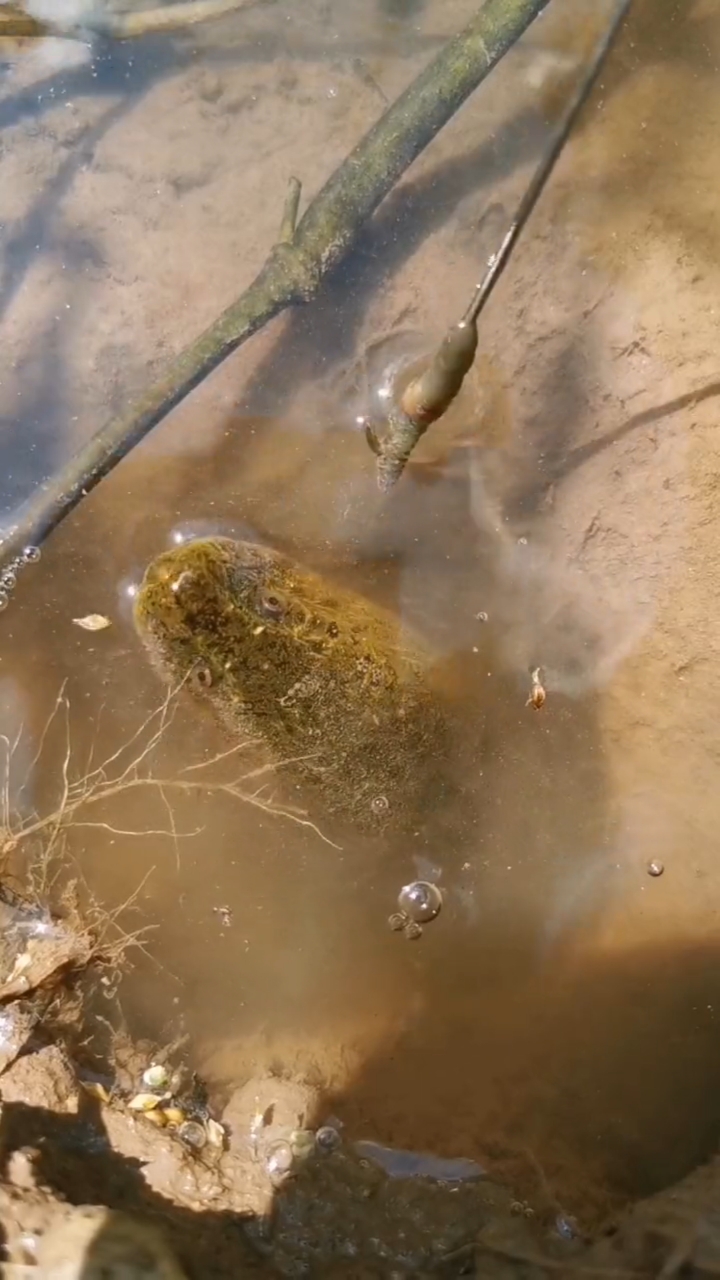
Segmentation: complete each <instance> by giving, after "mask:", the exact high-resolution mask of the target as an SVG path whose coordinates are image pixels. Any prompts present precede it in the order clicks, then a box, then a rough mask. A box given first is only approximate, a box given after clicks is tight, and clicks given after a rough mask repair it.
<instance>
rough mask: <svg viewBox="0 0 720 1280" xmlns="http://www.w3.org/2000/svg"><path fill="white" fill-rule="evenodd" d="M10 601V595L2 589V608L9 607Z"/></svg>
mask: <svg viewBox="0 0 720 1280" xmlns="http://www.w3.org/2000/svg"><path fill="white" fill-rule="evenodd" d="M9 603H10V597H9V595H8V594H7V591H0V609H7V607H8V605H9Z"/></svg>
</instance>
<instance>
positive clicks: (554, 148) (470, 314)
mask: <svg viewBox="0 0 720 1280" xmlns="http://www.w3.org/2000/svg"><path fill="white" fill-rule="evenodd" d="M631 4H632V0H620V3H619V4H618V6H617V9H616V10H615V14H614V16H613V18H612V21H611V22H610V25H609V27H608V28H607V30H606V31H605V33H604V35H603V36H602V37H601V39H600V40H599V42H598V45H597V48H596V50H595V53H594V55H593V58H592V61H591V62H590V65H589V66H588V68H587V71H586V72H585V75H584V76H583V78H582V80H581V81H580V83H579V84H578V86H577V88H576V90H575V93H574V94H573V96H572V98H571V99H570V102H569V103H568V106H567V108H566V110H565V113H564V115H563V117H562V119H561V120H560V123H559V125H558V126H557V129H556V130H555V133H554V135H553V139H552V142H551V143H550V146H549V147H548V149H547V151H546V152H545V155H544V156H543V158H542V160H541V161H540V164H539V165H538V167H537V169H536V170H535V173H534V174H533V177H532V180H531V182H530V184H529V186H528V187H527V188H526V190H525V193H524V195H523V197H522V200H521V201H520V203H519V205H518V207H517V212H516V214H515V217H514V218H513V220H512V222H511V224H510V226H509V228H508V230H507V231H506V233H505V235H504V237H503V240H502V243H501V245H500V248H499V249H498V251H497V253H494V254H493V256H492V258H491V259H490V264H489V266H488V269H487V272H486V273H485V276H484V278H483V280H482V281H481V283H480V284H479V285H478V287H477V289H476V291H475V294H474V295H473V299H472V301H471V303H470V305H469V307H468V309H467V311H466V312H465V314H464V316H463V323H465V324H475V323H476V321H477V318H478V316H479V315H480V312H481V311H482V309H483V307H484V306H485V303H486V302H487V300H488V298H489V297H490V295H491V293H492V291H493V289H494V288H495V285H496V284H497V282H498V280H499V278H500V276H501V275H502V272H503V270H504V269H505V267H506V266H507V263H508V259H509V257H510V254H511V253H512V251H513V249H514V248H515V244H516V243H517V240H518V237H519V235H520V233H521V231H522V229H523V227H524V226H525V223H526V222H527V220H528V218H529V217H530V214H531V213H532V211H533V209H534V208H535V205H536V204H537V202H538V200H539V198H540V196H541V194H542V192H543V190H544V188H545V185H546V183H547V180H548V178H549V177H550V174H551V173H552V171H553V169H554V168H555V164H556V162H557V159H558V156H559V155H560V152H561V151H562V149H563V147H564V146H565V143H566V142H567V140H568V138H569V136H570V133H571V132H572V129H573V126H574V124H575V121H576V119H577V117H578V115H579V114H580V111H581V110H582V108H583V107H584V105H585V103H586V102H587V99H588V97H589V96H590V92H591V90H592V87H593V85H594V84H595V81H596V79H597V76H598V73H599V71H600V68H601V66H602V64H603V62H604V61H605V58H606V57H607V55H608V53H609V52H610V49H611V47H612V44H613V42H614V40H615V37H616V36H617V34H618V32H619V30H620V27H621V26H622V24H623V22H624V21H625V19H626V17H627V15H628V13H629V11H630V6H631Z"/></svg>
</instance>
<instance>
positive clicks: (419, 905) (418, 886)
mask: <svg viewBox="0 0 720 1280" xmlns="http://www.w3.org/2000/svg"><path fill="white" fill-rule="evenodd" d="M398 906H399V908H400V910H401V911H403V912H404V913H405V914H406V915H407V916H408V917H409V918H410V920H414V921H415V922H416V923H417V924H427V923H428V921H430V920H434V919H435V917H436V915H439V913H440V908H441V907H442V894H441V892H440V890H439V889H438V887H437V885H436V884H432V883H431V882H430V881H429V880H414V881H413V882H412V884H406V885H403V887H402V889H401V890H400V892H399V894H398Z"/></svg>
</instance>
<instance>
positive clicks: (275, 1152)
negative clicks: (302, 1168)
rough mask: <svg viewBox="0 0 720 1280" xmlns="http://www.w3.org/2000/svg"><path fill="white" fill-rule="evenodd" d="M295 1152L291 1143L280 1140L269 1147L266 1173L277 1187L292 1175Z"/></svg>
mask: <svg viewBox="0 0 720 1280" xmlns="http://www.w3.org/2000/svg"><path fill="white" fill-rule="evenodd" d="M292 1170H293V1152H292V1147H291V1146H290V1143H289V1142H285V1141H283V1139H282V1138H281V1139H279V1140H278V1141H277V1142H273V1143H271V1144H270V1146H269V1147H268V1149H267V1151H266V1153H265V1171H266V1173H267V1175H268V1177H269V1179H270V1181H271V1182H272V1184H273V1186H275V1187H277V1186H279V1185H280V1184H281V1183H282V1182H284V1181H285V1179H286V1178H287V1177H288V1176H289V1175H290V1174H291V1173H292Z"/></svg>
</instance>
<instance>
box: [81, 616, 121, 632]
mask: <svg viewBox="0 0 720 1280" xmlns="http://www.w3.org/2000/svg"><path fill="white" fill-rule="evenodd" d="M73 622H74V623H75V626H76V627H82V629H83V631H104V630H105V628H106V627H111V626H112V623H111V621H110V619H109V618H106V617H105V614H104V613H88V614H87V615H86V616H85V617H84V618H73Z"/></svg>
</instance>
